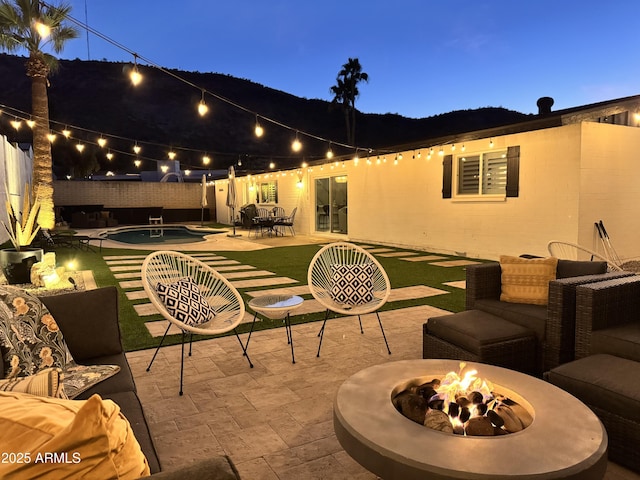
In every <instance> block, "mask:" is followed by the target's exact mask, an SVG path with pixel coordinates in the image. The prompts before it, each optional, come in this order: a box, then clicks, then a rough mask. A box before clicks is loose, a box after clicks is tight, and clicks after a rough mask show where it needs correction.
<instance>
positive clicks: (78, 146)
mask: <svg viewBox="0 0 640 480" xmlns="http://www.w3.org/2000/svg"><path fill="white" fill-rule="evenodd" d="M76 150H78V151H79V152H80V153H82V152H83V151H84V144H82V143H78V144H76Z"/></svg>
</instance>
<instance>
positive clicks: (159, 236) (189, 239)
mask: <svg viewBox="0 0 640 480" xmlns="http://www.w3.org/2000/svg"><path fill="white" fill-rule="evenodd" d="M217 233H222V231H220V230H218V231H216V230H207V231H194V230H191V229H189V228H187V227H162V226H160V225H158V226H149V227H136V228H131V229H126V230H120V231H115V232H111V233H108V234H107V236H106V238H107V239H108V240H114V241H116V242H122V243H132V244H142V243H158V244H162V243H194V242H202V241H204V237H205V236H206V235H214V234H217Z"/></svg>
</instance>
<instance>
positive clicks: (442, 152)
mask: <svg viewBox="0 0 640 480" xmlns="http://www.w3.org/2000/svg"><path fill="white" fill-rule="evenodd" d="M438 155H440V156H443V155H444V148H442V147H440V150H439V151H438Z"/></svg>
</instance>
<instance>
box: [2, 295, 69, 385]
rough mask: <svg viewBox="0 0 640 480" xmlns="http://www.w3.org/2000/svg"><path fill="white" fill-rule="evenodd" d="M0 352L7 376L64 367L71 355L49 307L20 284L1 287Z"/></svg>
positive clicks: (30, 373) (11, 376) (24, 374)
mask: <svg viewBox="0 0 640 480" xmlns="http://www.w3.org/2000/svg"><path fill="white" fill-rule="evenodd" d="M0 351H1V352H2V359H3V361H4V367H5V371H4V377H5V378H13V377H17V376H26V375H32V374H34V373H36V372H38V371H40V370H43V369H45V368H50V367H60V368H62V367H64V366H65V365H66V364H67V362H68V361H70V360H71V354H70V353H69V350H68V349H67V345H66V343H65V342H64V338H63V337H62V332H61V331H60V329H59V328H58V325H57V324H56V321H55V320H54V318H53V316H52V315H51V313H49V310H48V309H47V307H46V306H45V305H44V304H43V303H42V302H41V301H40V299H39V298H37V297H36V296H35V295H32V294H31V293H29V292H27V291H25V290H22V289H20V288H17V287H11V286H7V285H3V286H1V287H0Z"/></svg>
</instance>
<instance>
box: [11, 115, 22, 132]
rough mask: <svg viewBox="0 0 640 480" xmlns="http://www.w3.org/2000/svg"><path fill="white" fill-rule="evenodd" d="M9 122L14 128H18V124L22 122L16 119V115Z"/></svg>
mask: <svg viewBox="0 0 640 480" xmlns="http://www.w3.org/2000/svg"><path fill="white" fill-rule="evenodd" d="M9 123H10V124H11V126H12V127H13V128H15V129H16V130H20V126H21V125H22V122H21V121H20V120H18V118H17V117H16V118H15V119H14V120H11V121H10V122H9Z"/></svg>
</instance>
